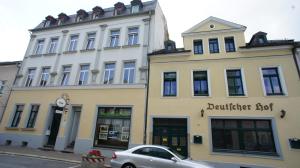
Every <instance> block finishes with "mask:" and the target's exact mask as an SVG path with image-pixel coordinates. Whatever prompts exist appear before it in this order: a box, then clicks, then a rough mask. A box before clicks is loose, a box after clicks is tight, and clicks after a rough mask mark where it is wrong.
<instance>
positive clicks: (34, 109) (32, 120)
mask: <svg viewBox="0 0 300 168" xmlns="http://www.w3.org/2000/svg"><path fill="white" fill-rule="evenodd" d="M39 108H40V106H39V105H31V111H30V115H29V118H28V122H27V126H26V128H34V125H35V121H36V117H37V114H38V112H39Z"/></svg>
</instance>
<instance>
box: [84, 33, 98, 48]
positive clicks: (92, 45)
mask: <svg viewBox="0 0 300 168" xmlns="http://www.w3.org/2000/svg"><path fill="white" fill-rule="evenodd" d="M92 35H93V36H92ZM90 39H93V40H91V41H92V42H91V43H89V41H90ZM95 42H96V32H89V33H87V38H86V46H85V49H86V50H92V49H95Z"/></svg>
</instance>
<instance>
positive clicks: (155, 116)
mask: <svg viewBox="0 0 300 168" xmlns="http://www.w3.org/2000/svg"><path fill="white" fill-rule="evenodd" d="M245 30H246V27H245V26H242V25H239V24H235V23H232V22H228V21H225V20H222V19H219V18H215V17H209V18H208V19H206V20H204V21H202V22H201V23H199V24H197V25H195V26H194V27H192V28H191V29H189V30H187V31H186V32H184V33H183V34H182V36H183V41H184V46H185V48H184V49H176V48H175V44H174V43H173V42H170V41H169V42H167V43H166V48H165V49H164V50H160V51H156V52H153V53H151V54H149V59H150V63H149V95H148V102H147V103H148V110H147V114H148V117H147V143H149V144H160V145H167V146H170V147H172V148H173V149H175V150H177V151H178V152H179V153H181V154H182V155H185V156H189V157H191V158H193V159H194V160H203V161H207V162H211V163H213V164H214V165H216V166H217V167H222V168H227V167H228V168H241V167H251V168H263V167H264V168H265V167H282V168H283V167H288V168H296V167H299V161H298V159H299V158H300V153H299V152H300V150H299V147H300V146H299V144H300V141H299V138H300V132H299V129H300V126H299V118H300V113H299V108H300V105H299V102H300V81H299V73H298V70H297V66H298V67H299V65H297V63H298V64H299V60H298V62H297V61H296V59H294V57H295V54H294V53H293V50H294V48H295V46H296V45H295V43H294V41H293V40H268V39H267V34H266V33H264V32H258V33H256V34H255V35H253V37H252V39H251V40H250V42H249V43H246V42H245V37H244V31H245ZM298 54H299V52H298ZM298 58H299V56H298ZM297 145H298V146H297ZM297 148H298V149H297Z"/></svg>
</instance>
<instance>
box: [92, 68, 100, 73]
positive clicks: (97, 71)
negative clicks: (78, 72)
mask: <svg viewBox="0 0 300 168" xmlns="http://www.w3.org/2000/svg"><path fill="white" fill-rule="evenodd" d="M91 72H92V73H93V74H97V73H99V70H98V69H92V70H91Z"/></svg>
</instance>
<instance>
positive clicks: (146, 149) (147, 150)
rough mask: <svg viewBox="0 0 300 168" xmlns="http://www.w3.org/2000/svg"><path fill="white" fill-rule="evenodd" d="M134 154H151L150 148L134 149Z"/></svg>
mask: <svg viewBox="0 0 300 168" xmlns="http://www.w3.org/2000/svg"><path fill="white" fill-rule="evenodd" d="M132 153H134V154H139V155H146V156H150V148H141V149H137V150H135V151H133V152H132Z"/></svg>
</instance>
